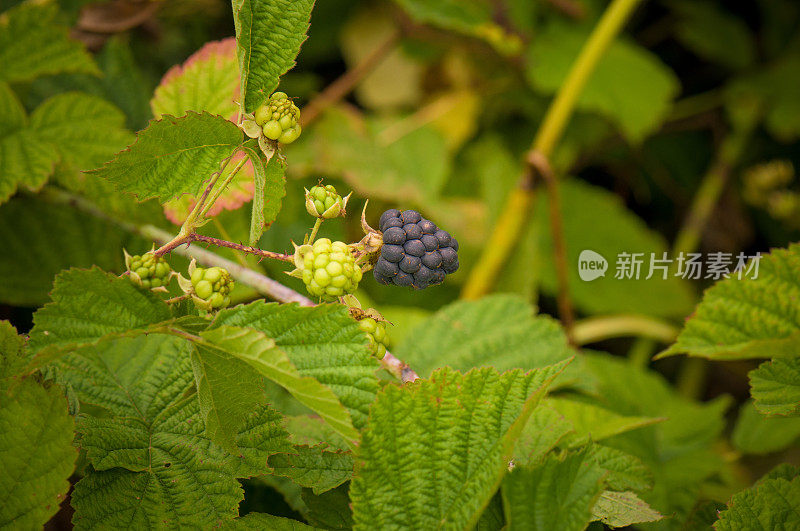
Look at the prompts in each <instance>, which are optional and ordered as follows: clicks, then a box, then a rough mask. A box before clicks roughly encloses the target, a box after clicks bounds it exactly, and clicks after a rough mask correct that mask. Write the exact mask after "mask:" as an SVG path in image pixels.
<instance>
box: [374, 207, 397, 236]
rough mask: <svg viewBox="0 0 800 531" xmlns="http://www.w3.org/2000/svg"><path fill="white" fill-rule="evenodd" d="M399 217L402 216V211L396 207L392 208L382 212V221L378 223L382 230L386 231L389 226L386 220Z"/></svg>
mask: <svg viewBox="0 0 800 531" xmlns="http://www.w3.org/2000/svg"><path fill="white" fill-rule="evenodd" d="M398 217H400V211H399V210H397V209H396V208H390V209H389V210H387V211H386V212H384V213H383V214H381V221H380V223H379V224H378V226H379V227H380V229H381V230H382V231H384V230H386V228H387V225H386V222H387V221H388V220H390V219H393V218H398Z"/></svg>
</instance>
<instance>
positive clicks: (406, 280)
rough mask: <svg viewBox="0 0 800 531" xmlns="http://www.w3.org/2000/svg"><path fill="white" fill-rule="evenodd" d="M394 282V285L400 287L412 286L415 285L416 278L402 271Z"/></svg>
mask: <svg viewBox="0 0 800 531" xmlns="http://www.w3.org/2000/svg"><path fill="white" fill-rule="evenodd" d="M393 280H394V283H395V284H397V285H398V286H410V285H412V284H413V283H414V277H412V276H411V275H408V274H406V273H403V272H402V271H401V272H400V273H398V274H397V276H396V277H394V279H393Z"/></svg>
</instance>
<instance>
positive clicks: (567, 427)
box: [514, 404, 572, 465]
mask: <svg viewBox="0 0 800 531" xmlns="http://www.w3.org/2000/svg"><path fill="white" fill-rule="evenodd" d="M571 431H572V424H570V423H569V421H568V420H567V419H565V418H564V416H563V415H561V414H560V413H559V412H557V411H556V410H555V409H553V408H550V407H548V406H547V405H545V404H541V405H540V406H539V407H537V408H536V409H535V410H534V412H533V414H532V415H531V418H530V419H528V422H527V423H525V427H524V428H523V429H522V433H521V434H520V436H519V439H517V444H516V446H515V447H514V462H515V463H518V464H520V465H535V464H536V463H537V462H538V461H539V460H540V459H541V458H543V457H544V456H545V455H546V454H547V453H548V452H549V451H550V450H552V449H553V448H555V447H556V445H557V444H558V443H559V441H561V439H563V438H564V437H565V436H566V435H567V434H568V433H570V432H571Z"/></svg>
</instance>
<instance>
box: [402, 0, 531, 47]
mask: <svg viewBox="0 0 800 531" xmlns="http://www.w3.org/2000/svg"><path fill="white" fill-rule="evenodd" d="M395 2H396V3H397V4H399V5H400V6H401V7H402V8H403V9H404V10H405V11H406V12H407V13H408V14H409V15H410V16H411V18H413V19H414V20H415V21H417V22H419V23H421V24H431V25H433V26H438V27H440V28H443V29H448V30H452V31H457V32H459V33H463V34H466V35H471V36H474V37H479V38H483V39H484V40H486V41H487V42H488V43H489V44H491V45H492V46H494V47H495V48H497V50H498V51H500V52H501V53H508V54H511V53H516V52H518V51H519V47H520V41H519V39H518V37H517V36H516V35H513V34H511V33H506V31H505V29H504V28H503V26H501V25H499V24H497V23H495V21H494V19H493V17H492V9H491V5H490V4H489V3H487V2H484V1H482V0H395Z"/></svg>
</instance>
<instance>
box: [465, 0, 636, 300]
mask: <svg viewBox="0 0 800 531" xmlns="http://www.w3.org/2000/svg"><path fill="white" fill-rule="evenodd" d="M639 2H640V0H613V1H612V2H611V4H610V5H609V6H608V8H607V9H606V10H605V12H604V13H603V16H602V17H601V18H600V21H599V22H598V23H597V25H596V26H595V28H594V30H593V31H592V34H591V35H590V36H589V39H588V40H587V41H586V44H584V45H583V48H582V49H581V51H580V53H579V55H578V57H577V58H576V59H575V62H574V63H573V64H572V68H571V69H570V72H569V74H568V75H567V78H566V79H565V80H564V83H563V84H562V85H561V88H560V89H559V91H558V93H557V94H556V97H555V99H554V100H553V102H552V103H551V104H550V107H549V109H548V110H547V114H546V115H545V117H544V120H543V121H542V125H541V127H540V128H539V131H538V132H537V134H536V137H535V139H534V141H533V145H532V147H531V151H530V152H529V156H528V163H527V164H526V168H525V171H524V173H523V175H522V178H521V179H520V182H519V184H518V185H517V188H516V189H515V190H512V191H511V193H510V194H509V196H508V198H507V199H506V204H505V206H504V207H503V209H502V214H501V216H500V218H499V219H498V220H497V223H496V224H495V226H494V229H493V230H492V233H491V235H490V236H489V240H488V242H487V244H486V245H485V246H484V250H483V253H482V254H481V256H480V258H479V259H478V262H477V263H476V264H475V266H474V267H473V269H472V271H471V272H470V275H469V278H468V279H467V283H466V284H465V285H464V290H463V291H462V293H461V296H462V297H463V298H465V299H476V298H478V297H480V296H482V295H484V294H485V293H487V292H488V291H489V290H490V289H491V287H492V286H493V284H494V280H495V279H496V278H497V277H498V275H499V274H500V270H501V269H502V267H503V265H504V264H505V263H506V262H507V261H508V257H509V256H510V255H511V253H512V251H513V249H514V247H515V246H516V242H517V241H518V240H519V236H520V234H521V233H522V230H523V228H524V227H525V226H526V225H527V223H528V220H529V219H530V214H531V207H532V205H533V200H534V197H535V193H536V191H535V187H534V186H533V178H534V177H535V170H536V169H535V168H534V167H532V166H531V163H530V159H531V158H538V157H541V158H543V159H544V160H547V161H549V159H550V157H551V156H552V154H553V151H554V149H555V147H556V145H557V144H558V141H559V140H560V139H561V136H562V134H563V132H564V129H565V128H566V126H567V124H568V123H569V119H570V117H571V116H572V113H573V111H574V110H575V104H576V103H577V101H578V97H579V96H580V94H581V91H582V90H583V88H584V86H585V85H586V82H587V81H588V80H589V77H590V76H591V74H592V72H594V69H595V67H596V66H597V63H598V62H599V61H600V59H601V58H602V56H603V54H604V53H605V51H606V50H607V49H608V47H609V46H610V45H611V43H612V42H613V40H614V39H615V38H616V36H617V35H618V34H619V32H620V31H621V30H622V26H623V25H624V24H625V22H626V21H627V20H628V18H629V17H630V15H631V13H632V12H633V10H634V8H635V7H636V6H637V5H638V4H639ZM559 215H560V213H559Z"/></svg>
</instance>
